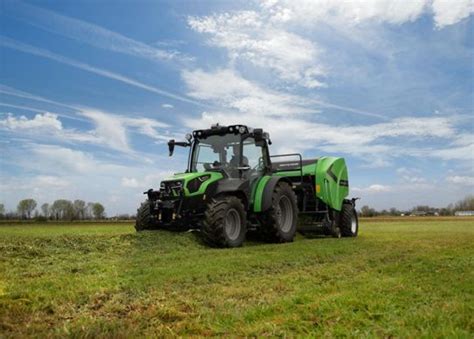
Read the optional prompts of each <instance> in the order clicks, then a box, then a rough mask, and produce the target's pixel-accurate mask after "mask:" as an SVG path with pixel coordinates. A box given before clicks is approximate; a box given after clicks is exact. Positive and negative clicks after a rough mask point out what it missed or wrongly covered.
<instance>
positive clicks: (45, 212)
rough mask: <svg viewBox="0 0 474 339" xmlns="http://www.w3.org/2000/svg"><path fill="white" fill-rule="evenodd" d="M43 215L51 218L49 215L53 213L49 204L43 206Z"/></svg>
mask: <svg viewBox="0 0 474 339" xmlns="http://www.w3.org/2000/svg"><path fill="white" fill-rule="evenodd" d="M41 213H42V214H43V217H45V218H49V214H50V213H51V211H50V208H49V204H48V203H47V202H45V203H44V204H43V205H41Z"/></svg>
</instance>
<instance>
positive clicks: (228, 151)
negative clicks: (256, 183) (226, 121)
mask: <svg viewBox="0 0 474 339" xmlns="http://www.w3.org/2000/svg"><path fill="white" fill-rule="evenodd" d="M242 152H243V156H242ZM241 166H242V167H246V166H248V167H249V169H248V170H246V174H249V172H255V171H260V170H261V169H262V168H261V167H262V166H263V161H262V147H259V146H256V145H255V141H254V139H253V138H246V139H244V140H243V141H242V140H241V135H240V134H225V135H212V136H209V137H207V138H205V139H198V140H196V141H195V145H194V150H193V154H192V159H191V172H205V171H210V170H224V171H226V173H227V174H228V175H229V176H231V177H238V176H239V170H238V167H241Z"/></svg>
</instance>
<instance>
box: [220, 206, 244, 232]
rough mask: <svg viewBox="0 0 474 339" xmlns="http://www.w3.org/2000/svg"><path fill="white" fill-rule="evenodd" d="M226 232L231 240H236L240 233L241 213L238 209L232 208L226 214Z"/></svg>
mask: <svg viewBox="0 0 474 339" xmlns="http://www.w3.org/2000/svg"><path fill="white" fill-rule="evenodd" d="M224 224H225V226H224V229H225V233H226V234H227V237H228V238H229V239H230V240H235V239H237V238H238V237H239V234H240V228H241V225H240V214H239V212H237V210H236V209H234V208H231V209H229V210H228V211H227V214H226V216H225V222H224Z"/></svg>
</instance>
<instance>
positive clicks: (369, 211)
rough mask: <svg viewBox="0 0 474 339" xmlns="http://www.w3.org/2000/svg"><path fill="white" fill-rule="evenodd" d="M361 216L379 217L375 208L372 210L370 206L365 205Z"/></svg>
mask: <svg viewBox="0 0 474 339" xmlns="http://www.w3.org/2000/svg"><path fill="white" fill-rule="evenodd" d="M360 215H361V216H362V217H374V216H375V215H377V212H376V211H375V210H374V209H373V208H370V207H369V206H367V205H365V206H362V208H361V210H360Z"/></svg>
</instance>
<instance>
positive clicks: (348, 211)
mask: <svg viewBox="0 0 474 339" xmlns="http://www.w3.org/2000/svg"><path fill="white" fill-rule="evenodd" d="M339 220H340V222H339V224H340V226H339V227H340V229H341V234H342V236H343V237H357V234H358V233H359V219H358V218H357V212H356V210H355V207H354V205H353V204H351V203H344V204H343V205H342V210H341V214H340V219H339Z"/></svg>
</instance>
